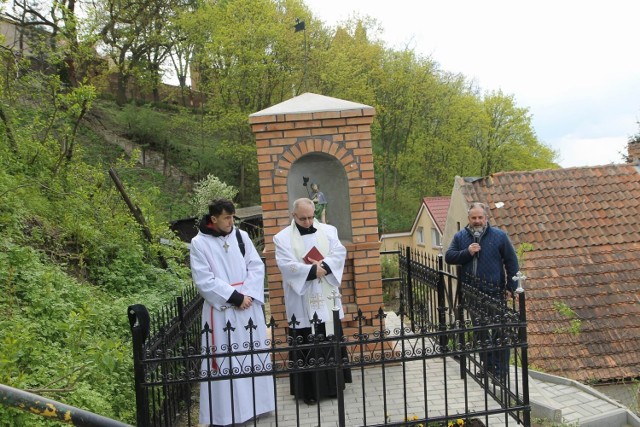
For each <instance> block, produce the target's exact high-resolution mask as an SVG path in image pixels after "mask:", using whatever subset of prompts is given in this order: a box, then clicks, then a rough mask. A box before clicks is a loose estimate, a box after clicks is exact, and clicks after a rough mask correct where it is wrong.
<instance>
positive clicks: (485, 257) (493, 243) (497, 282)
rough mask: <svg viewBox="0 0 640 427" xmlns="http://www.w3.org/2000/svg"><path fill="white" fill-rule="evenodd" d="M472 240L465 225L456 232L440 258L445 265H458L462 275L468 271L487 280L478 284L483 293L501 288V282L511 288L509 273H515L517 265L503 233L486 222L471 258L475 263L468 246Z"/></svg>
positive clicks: (514, 254)
mask: <svg viewBox="0 0 640 427" xmlns="http://www.w3.org/2000/svg"><path fill="white" fill-rule="evenodd" d="M472 243H473V233H472V232H471V230H469V228H468V227H465V228H464V229H462V230H460V231H458V232H457V233H456V235H455V236H453V240H452V241H451V244H450V245H449V249H447V253H446V254H445V257H444V259H445V261H446V262H447V264H458V265H461V266H462V273H463V275H464V274H470V275H472V276H476V277H478V278H479V279H481V280H482V281H485V282H488V283H487V286H482V288H483V289H482V290H483V291H485V292H492V293H493V292H497V291H499V290H504V289H505V284H506V287H507V289H509V290H510V291H514V290H515V289H516V287H517V283H516V282H515V281H514V280H513V276H515V275H516V273H517V272H518V270H519V268H520V267H519V266H518V257H517V256H516V251H515V249H513V245H512V244H511V241H509V237H508V236H507V233H505V232H504V231H502V230H500V229H499V228H495V227H491V226H489V225H488V224H487V228H486V229H485V231H484V234H482V236H480V242H479V243H480V247H481V249H480V252H478V254H477V255H476V257H475V258H476V260H475V262H474V257H473V256H471V254H470V253H469V249H468V248H469V245H470V244H472ZM474 264H475V272H474ZM505 270H506V276H505ZM474 273H475V274H474Z"/></svg>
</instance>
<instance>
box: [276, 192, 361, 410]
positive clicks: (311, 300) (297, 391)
mask: <svg viewBox="0 0 640 427" xmlns="http://www.w3.org/2000/svg"><path fill="white" fill-rule="evenodd" d="M314 210H315V205H314V203H313V201H311V200H310V199H307V198H302V199H297V200H296V201H295V202H294V203H293V213H292V216H293V220H292V221H291V225H290V226H287V227H286V228H285V229H283V230H282V231H280V232H279V233H278V234H276V235H275V236H274V237H273V243H274V245H275V248H276V262H277V264H278V268H279V269H280V272H281V273H282V280H283V287H284V300H285V306H286V311H287V320H288V321H291V320H292V318H293V316H295V320H296V322H299V323H298V324H296V325H295V328H294V325H289V336H290V337H291V338H292V339H294V340H295V339H296V338H297V337H299V338H298V339H299V340H300V341H298V342H299V343H304V344H308V343H309V341H308V338H309V337H310V335H311V334H322V335H325V336H326V335H336V336H342V326H341V324H340V322H338V324H333V321H332V320H333V314H332V308H333V306H334V302H333V300H332V299H330V297H331V296H332V291H335V293H334V296H335V294H337V293H339V288H340V284H341V281H342V273H343V269H344V263H345V258H346V254H347V250H346V249H345V247H344V246H343V245H342V243H340V239H339V238H338V231H337V230H336V228H335V227H334V226H332V225H328V224H322V223H320V222H318V220H317V219H315V217H314ZM313 248H315V249H317V250H318V253H316V255H309V251H313ZM305 258H306V260H305ZM336 304H338V306H339V307H340V310H339V317H340V319H342V318H343V317H344V312H343V311H342V303H341V302H340V300H339V299H338V300H337V301H336ZM314 314H317V316H318V318H319V319H320V320H321V321H322V322H321V323H320V324H319V325H318V326H317V327H315V325H313V324H312V319H313V316H314ZM331 347H332V346H327V345H324V346H322V348H321V349H315V351H313V352H309V351H299V350H296V351H291V352H290V357H292V358H295V359H297V361H298V363H299V364H300V363H301V364H308V363H309V362H310V359H309V358H310V357H314V355H315V356H318V354H317V353H318V351H322V352H323V356H324V357H325V360H327V359H328V358H333V355H332V348H331ZM345 356H346V352H345ZM343 377H344V378H343V379H344V382H351V371H350V370H348V369H346V370H344V372H343ZM290 380H291V381H290V383H291V384H290V385H291V390H290V391H291V394H292V395H295V396H296V397H297V398H302V399H303V400H304V401H305V403H307V404H314V403H315V402H316V401H318V400H319V399H320V398H321V397H334V396H336V394H337V384H336V378H335V372H334V371H333V370H330V369H327V370H323V371H320V372H308V373H304V374H292V375H291V377H290ZM316 383H317V387H316ZM316 389H319V394H318V393H316Z"/></svg>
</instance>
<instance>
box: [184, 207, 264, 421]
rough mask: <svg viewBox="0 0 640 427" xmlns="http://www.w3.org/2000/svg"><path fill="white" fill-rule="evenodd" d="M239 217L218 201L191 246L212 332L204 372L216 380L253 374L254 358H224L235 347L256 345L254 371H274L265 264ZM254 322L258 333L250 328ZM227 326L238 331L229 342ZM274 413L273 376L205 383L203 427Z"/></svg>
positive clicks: (206, 340) (208, 335) (194, 272)
mask: <svg viewBox="0 0 640 427" xmlns="http://www.w3.org/2000/svg"><path fill="white" fill-rule="evenodd" d="M234 213H235V207H234V205H233V203H232V202H230V201H229V200H225V199H217V200H214V201H213V203H212V204H210V205H209V213H208V214H206V215H204V217H203V218H202V219H201V221H200V224H199V227H198V228H199V231H198V234H197V235H196V236H195V237H194V238H193V240H191V274H192V277H193V281H194V283H195V284H196V286H197V287H198V291H199V292H200V294H201V295H202V296H203V298H204V306H203V307H202V327H203V330H204V328H205V324H207V325H209V328H210V330H211V333H205V334H203V336H202V348H203V352H205V353H207V354H210V355H211V356H210V357H207V358H206V359H205V360H204V361H203V363H202V372H203V373H208V374H209V375H210V376H211V377H216V376H219V375H228V374H229V373H231V372H233V370H234V369H236V370H237V372H242V373H247V372H250V371H251V370H252V367H251V357H234V358H229V357H225V353H226V352H228V351H229V347H228V346H229V345H233V344H236V345H237V348H236V349H234V350H233V351H246V349H247V348H248V347H245V344H246V345H248V344H249V343H251V342H253V346H254V347H253V348H254V349H255V351H256V354H255V355H254V357H253V371H254V372H267V371H269V370H271V359H270V356H269V353H268V350H269V346H268V344H267V328H266V325H265V321H264V313H263V310H262V305H263V303H264V263H263V262H262V260H261V259H260V255H259V254H258V252H257V251H256V249H255V247H254V246H253V243H252V242H251V239H250V238H249V235H248V234H247V233H246V232H244V231H242V230H239V229H237V228H235V227H234V224H233V214H234ZM250 319H251V320H252V321H253V324H254V325H255V326H256V328H255V329H252V328H246V326H247V325H248V324H249V320H250ZM227 322H229V324H230V325H231V326H232V327H233V328H235V330H233V331H232V332H231V340H230V341H229V339H228V333H227V332H226V331H224V329H225V328H226V327H227ZM250 333H251V334H252V335H250ZM207 347H208V349H207ZM230 382H233V395H232V393H231V390H232V387H231V384H230ZM232 397H233V401H232ZM254 397H255V398H254ZM232 403H233V404H232ZM274 408H275V401H274V392H273V376H271V375H264V376H257V377H255V378H254V379H253V380H252V378H250V377H247V378H234V379H232V380H231V381H229V380H223V381H214V380H210V381H204V382H201V383H200V424H204V425H207V426H209V425H229V424H232V423H242V422H244V421H246V420H248V419H251V418H253V417H254V416H258V415H260V414H263V413H265V412H269V411H273V410H274Z"/></svg>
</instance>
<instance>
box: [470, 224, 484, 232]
mask: <svg viewBox="0 0 640 427" xmlns="http://www.w3.org/2000/svg"><path fill="white" fill-rule="evenodd" d="M470 228H471V231H472V232H474V233H476V232H478V233H480V234H482V233H483V232H484V227H483V226H481V225H479V226H476V227H473V226H471V227H470Z"/></svg>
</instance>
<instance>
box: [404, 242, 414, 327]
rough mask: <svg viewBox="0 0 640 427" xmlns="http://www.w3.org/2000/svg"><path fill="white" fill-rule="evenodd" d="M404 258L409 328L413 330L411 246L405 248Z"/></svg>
mask: <svg viewBox="0 0 640 427" xmlns="http://www.w3.org/2000/svg"><path fill="white" fill-rule="evenodd" d="M405 258H406V259H407V289H406V290H407V305H408V306H409V319H410V320H411V330H412V331H414V330H415V313H414V309H413V281H412V279H411V248H410V247H409V246H407V247H406V248H405Z"/></svg>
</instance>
